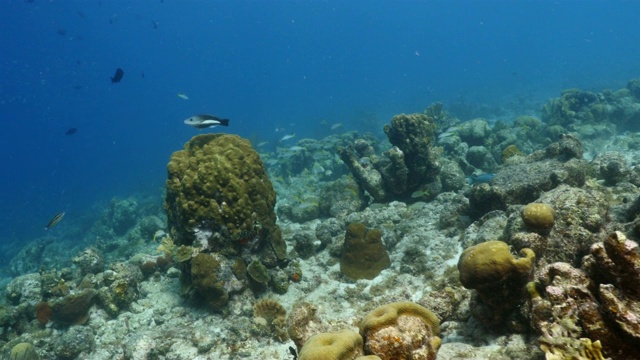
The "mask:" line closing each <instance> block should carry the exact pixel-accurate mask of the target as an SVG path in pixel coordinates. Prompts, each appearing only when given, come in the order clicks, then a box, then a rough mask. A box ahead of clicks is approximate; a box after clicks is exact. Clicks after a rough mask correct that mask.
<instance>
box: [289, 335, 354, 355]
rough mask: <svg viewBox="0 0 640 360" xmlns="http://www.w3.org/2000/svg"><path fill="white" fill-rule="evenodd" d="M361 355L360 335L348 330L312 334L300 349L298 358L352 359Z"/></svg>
mask: <svg viewBox="0 0 640 360" xmlns="http://www.w3.org/2000/svg"><path fill="white" fill-rule="evenodd" d="M361 355H362V337H360V335H359V334H358V333H355V332H353V331H350V330H342V331H338V332H334V333H321V334H317V335H314V336H312V337H310V338H309V340H307V341H306V342H305V343H304V346H303V347H302V349H300V360H352V359H356V358H357V357H359V356H361Z"/></svg>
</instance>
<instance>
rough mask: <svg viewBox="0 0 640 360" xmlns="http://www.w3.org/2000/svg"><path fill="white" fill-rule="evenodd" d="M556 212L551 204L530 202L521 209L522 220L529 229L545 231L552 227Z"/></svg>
mask: <svg viewBox="0 0 640 360" xmlns="http://www.w3.org/2000/svg"><path fill="white" fill-rule="evenodd" d="M555 216H556V213H555V211H554V210H553V208H552V207H551V205H548V204H544V203H530V204H527V205H526V206H525V207H524V208H523V209H522V221H524V223H525V225H527V227H529V228H530V229H531V230H533V231H536V232H540V233H547V232H549V231H550V230H551V228H553V225H554V223H555Z"/></svg>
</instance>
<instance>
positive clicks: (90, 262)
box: [72, 248, 104, 276]
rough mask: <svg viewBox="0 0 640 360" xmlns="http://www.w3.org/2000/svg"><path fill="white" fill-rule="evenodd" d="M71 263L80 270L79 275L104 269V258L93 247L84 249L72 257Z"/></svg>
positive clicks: (95, 272)
mask: <svg viewBox="0 0 640 360" xmlns="http://www.w3.org/2000/svg"><path fill="white" fill-rule="evenodd" d="M72 261H73V263H74V264H75V265H76V266H77V267H78V269H79V270H80V275H81V276H84V275H86V274H97V273H99V272H101V271H103V270H104V258H103V257H102V255H101V254H100V252H99V251H98V250H96V249H94V248H88V249H85V250H84V251H83V252H82V253H80V254H78V256H76V257H74V258H73V259H72Z"/></svg>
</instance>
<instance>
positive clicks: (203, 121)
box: [184, 114, 229, 129]
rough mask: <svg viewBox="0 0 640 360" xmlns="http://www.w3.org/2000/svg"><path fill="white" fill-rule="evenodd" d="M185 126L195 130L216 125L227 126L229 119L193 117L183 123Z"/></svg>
mask: <svg viewBox="0 0 640 360" xmlns="http://www.w3.org/2000/svg"><path fill="white" fill-rule="evenodd" d="M184 123H185V124H187V125H189V126H193V127H194V128H196V129H206V128H210V127H215V126H218V125H221V126H229V119H221V118H219V117H217V116H212V115H206V114H202V115H194V116H192V117H190V118H188V119H186V120H185V121H184Z"/></svg>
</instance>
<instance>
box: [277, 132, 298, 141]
mask: <svg viewBox="0 0 640 360" xmlns="http://www.w3.org/2000/svg"><path fill="white" fill-rule="evenodd" d="M294 137H296V134H289V135H285V136H283V137H282V139H280V141H287V140H290V139H293V138H294Z"/></svg>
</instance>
